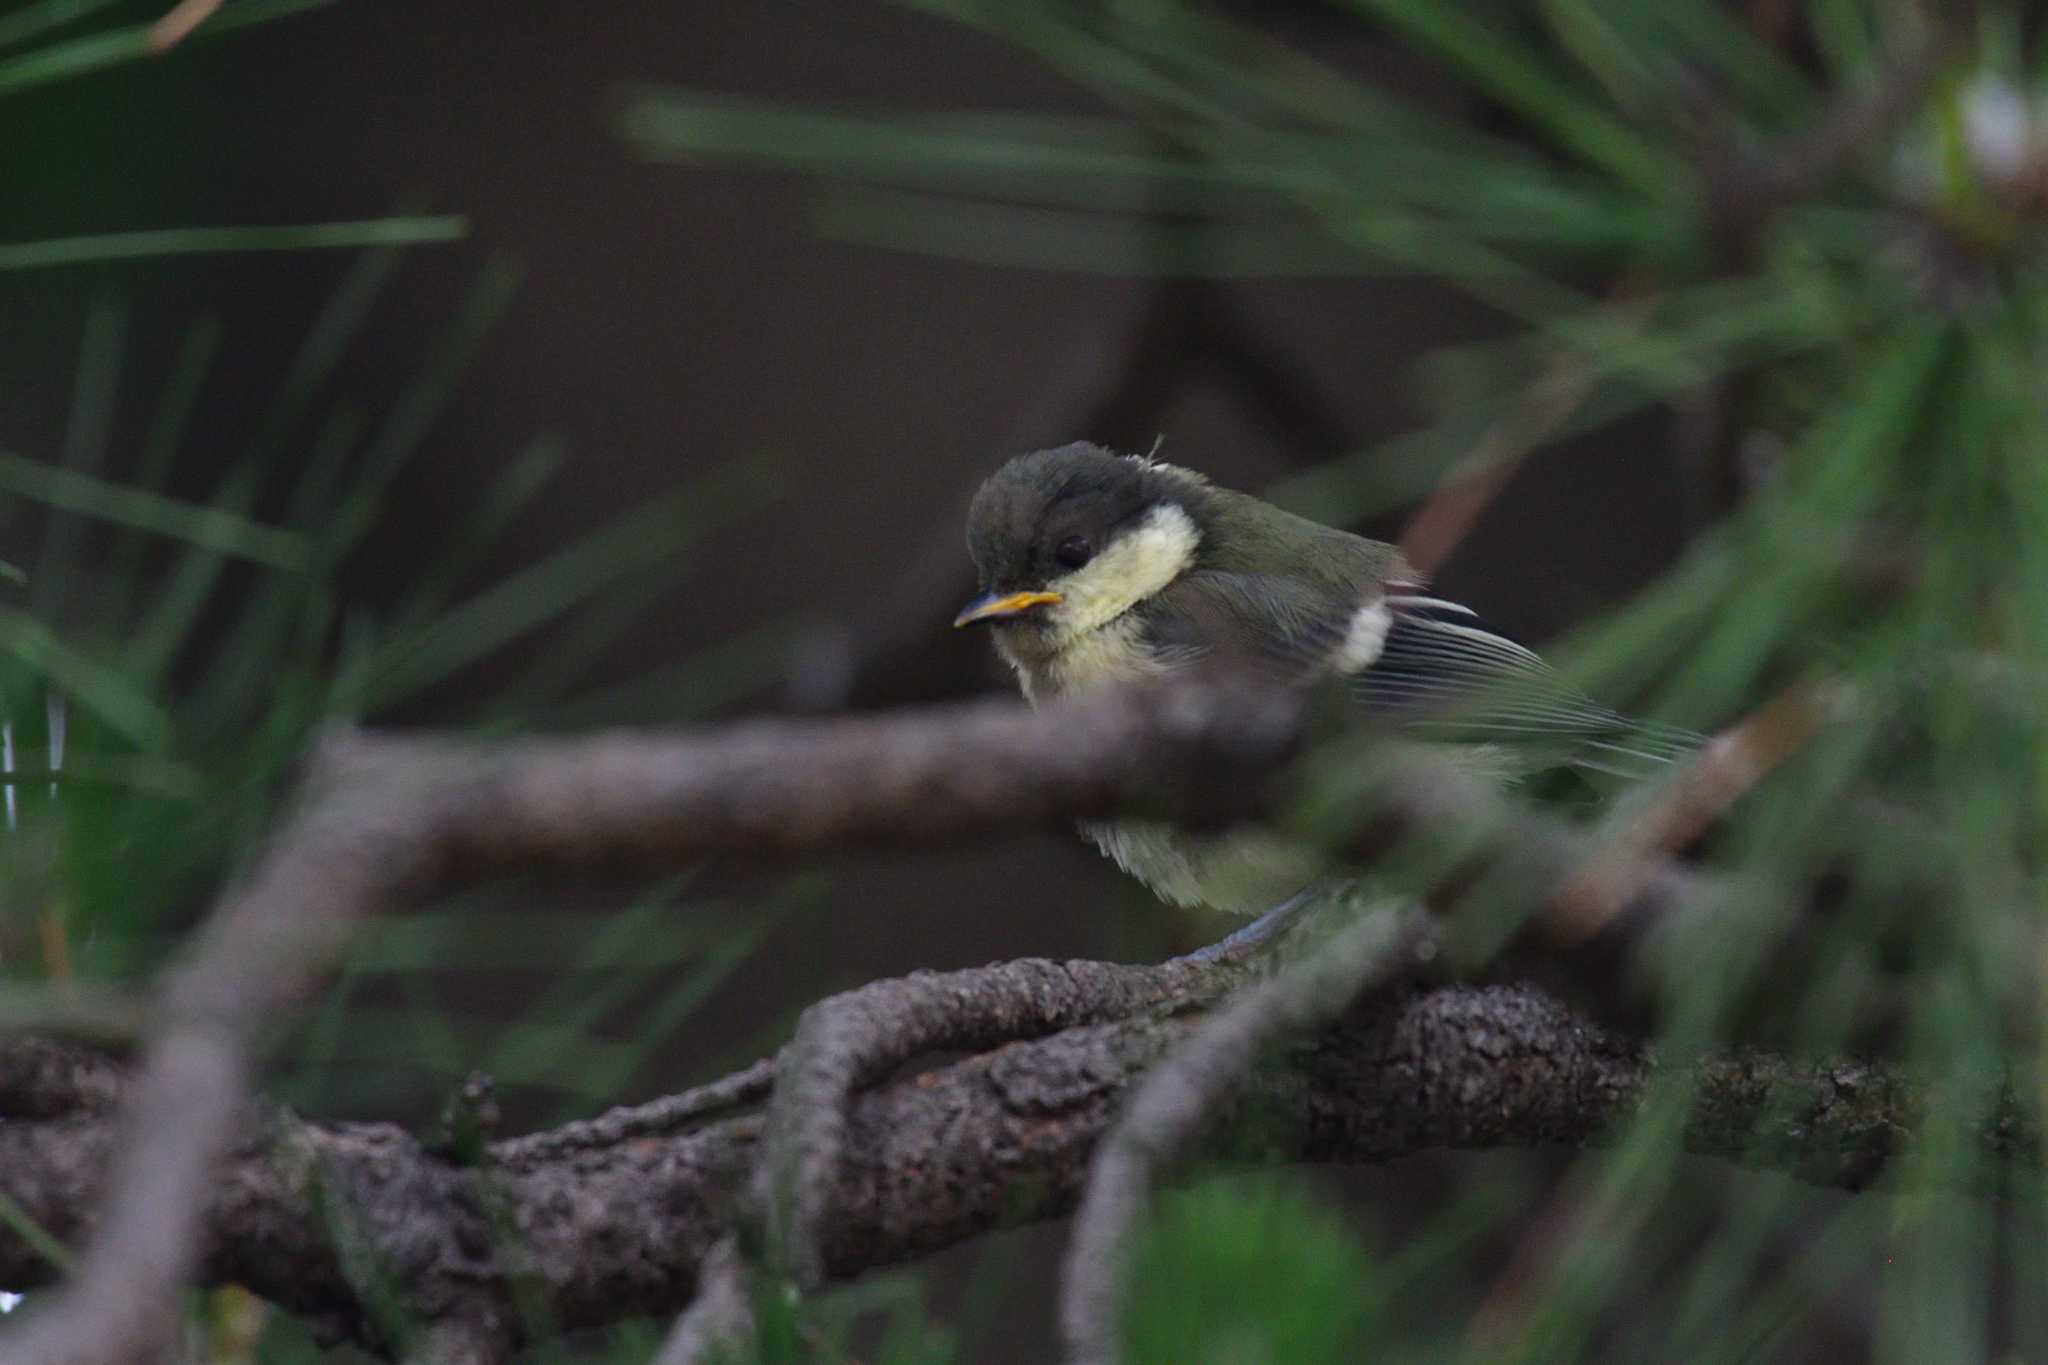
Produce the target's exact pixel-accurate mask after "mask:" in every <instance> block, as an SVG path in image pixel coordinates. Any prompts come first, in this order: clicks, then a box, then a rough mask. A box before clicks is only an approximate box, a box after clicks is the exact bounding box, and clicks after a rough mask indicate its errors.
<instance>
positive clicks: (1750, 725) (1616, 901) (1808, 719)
mask: <svg viewBox="0 0 2048 1365" xmlns="http://www.w3.org/2000/svg"><path fill="white" fill-rule="evenodd" d="M1838 709H1839V706H1838V705H1837V704H1834V703H1831V701H1830V693H1829V689H1828V687H1827V685H1826V684H1822V683H1813V682H1806V683H1798V684H1795V685H1793V686H1791V687H1788V688H1786V689H1785V690H1784V691H1782V692H1780V693H1779V694H1778V695H1777V696H1776V697H1774V698H1772V699H1771V701H1770V702H1768V703H1766V704H1765V705H1764V706H1761V707H1759V708H1758V709H1757V710H1755V711H1753V712H1751V713H1750V714H1749V715H1747V716H1745V717H1744V718H1743V719H1742V720H1740V721H1739V722H1737V723H1736V724H1734V725H1731V726H1729V727H1728V728H1727V729H1726V730H1723V731H1722V732H1721V733H1719V734H1717V735H1715V736H1714V737H1713V738H1712V739H1710V740H1708V741H1707V742H1706V743H1705V744H1703V745H1701V746H1700V748H1699V750H1698V751H1697V752H1696V753H1694V754H1693V755H1692V756H1691V757H1690V758H1689V759H1688V760H1687V761H1686V762H1685V764H1684V765H1683V766H1682V767H1680V768H1679V769H1678V770H1677V771H1676V772H1674V773H1673V774H1672V775H1671V777H1670V778H1669V779H1668V780H1667V781H1666V782H1665V783H1664V784H1663V785H1662V786H1661V787H1658V788H1656V789H1654V790H1653V791H1652V792H1650V793H1649V799H1648V800H1647V801H1646V802H1645V803H1643V804H1641V805H1639V806H1635V807H1630V808H1628V809H1627V811H1626V822H1625V824H1624V825H1623V827H1622V828H1621V829H1620V831H1619V832H1617V833H1616V834H1614V835H1613V836H1611V837H1610V838H1609V839H1608V840H1606V841H1605V842H1604V843H1603V844H1602V845H1600V846H1599V847H1597V848H1595V849H1594V850H1593V852H1592V855H1591V856H1590V857H1589V858H1588V859H1587V861H1586V864H1585V866H1584V868H1583V869H1582V870H1581V871H1580V872H1579V874H1578V875H1577V876H1576V877H1574V878H1573V880H1572V881H1571V883H1570V884H1568V885H1567V886H1566V887H1565V889H1564V890H1563V892H1562V893H1561V894H1560V895H1559V896H1558V897H1557V899H1556V901H1555V903H1554V907H1553V910H1552V913H1551V915H1550V916H1549V921H1548V922H1549V926H1550V941H1551V942H1552V944H1553V945H1555V946H1560V947H1569V946H1570V945H1571V944H1573V943H1575V942H1579V941H1583V940H1584V939H1586V938H1590V937H1591V936H1592V935H1594V934H1597V933H1599V932H1600V931H1601V930H1603V929H1605V928H1607V927H1608V925H1609V924H1611V923H1612V921H1613V920H1614V918H1615V916H1616V915H1618V914H1620V913H1621V912H1622V910H1623V909H1624V908H1625V907H1626V906H1627V905H1628V904H1629V903H1630V902H1631V901H1632V900H1634V899H1635V898H1636V897H1637V896H1638V895H1640V894H1641V892H1642V890H1643V888H1644V886H1645V884H1646V881H1645V879H1646V878H1647V877H1649V876H1650V875H1652V874H1653V869H1655V868H1656V867H1657V866H1659V865H1660V864H1661V863H1662V862H1663V855H1667V854H1673V853H1678V852H1680V851H1682V850H1684V849H1686V848H1688V847H1690V846H1691V845H1692V844H1694V843H1695V842H1697V841H1698V840H1699V838H1700V837H1701V836H1702V835H1704V834H1705V833H1706V832H1707V830H1708V829H1709V828H1710V827H1711V826H1712V825H1713V824H1714V822H1715V821H1717V820H1719V819H1720V818H1721V816H1722V815H1723V814H1725V813H1726V812H1727V810H1728V808H1729V807H1730V806H1733V805H1734V804H1735V802H1736V801H1737V800H1739V799H1740V798H1741V797H1742V796H1743V795H1744V794H1745V793H1747V792H1749V791H1750V790H1752V789H1753V788H1754V787H1755V786H1756V785H1757V784H1758V783H1760V782H1762V781H1763V780H1764V779H1765V778H1766V777H1768V776H1770V774H1771V773H1772V772H1773V771H1774V770H1776V769H1777V767H1778V766H1779V765H1780V764H1782V763H1784V762H1785V760H1787V759H1789V758H1791V757H1792V756H1793V755H1794V754H1796V753H1797V752H1799V751H1800V750H1801V749H1803V748H1805V747H1806V745H1807V743H1808V742H1809V741H1810V740H1811V739H1812V738H1813V736H1814V735H1815V734H1816V733H1818V732H1819V730H1820V728H1821V726H1822V725H1823V724H1825V723H1826V721H1827V718H1828V716H1829V714H1830V713H1831V712H1832V711H1834V710H1838Z"/></svg>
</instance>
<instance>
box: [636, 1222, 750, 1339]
mask: <svg viewBox="0 0 2048 1365" xmlns="http://www.w3.org/2000/svg"><path fill="white" fill-rule="evenodd" d="M753 1330H754V1305H753V1303H752V1302H751V1301H750V1299H749V1296H748V1291H747V1266H746V1262H745V1261H744V1260H743V1259H741V1257H740V1252H739V1246H738V1245H737V1243H736V1242H735V1241H734V1239H733V1238H731V1237H725V1238H723V1239H721V1240H720V1241H719V1243H718V1245H717V1246H715V1247H713V1248H711V1251H710V1253H709V1254H708V1255H706V1256H705V1257H704V1263H703V1265H702V1266H700V1267H699V1268H698V1271H697V1297H696V1298H695V1299H693V1300H692V1301H691V1303H690V1306H689V1308H687V1309H686V1310H684V1312H683V1314H682V1316H681V1317H679V1318H677V1319H676V1325H675V1327H674V1328H673V1329H671V1330H670V1332H669V1334H668V1340H666V1341H664V1342H663V1343H662V1346H661V1354H660V1355H658V1356H656V1357H655V1359H654V1365H705V1362H707V1361H709V1360H710V1359H711V1358H712V1352H714V1351H716V1350H718V1349H719V1348H721V1347H724V1348H728V1349H729V1348H732V1347H734V1346H738V1345H740V1344H742V1343H744V1342H745V1341H746V1339H747V1338H748V1337H749V1336H751V1335H752V1334H753Z"/></svg>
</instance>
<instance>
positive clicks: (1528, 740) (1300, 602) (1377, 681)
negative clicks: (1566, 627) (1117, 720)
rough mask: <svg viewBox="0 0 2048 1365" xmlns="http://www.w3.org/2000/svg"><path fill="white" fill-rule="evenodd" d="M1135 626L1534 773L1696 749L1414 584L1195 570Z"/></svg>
mask: <svg viewBox="0 0 2048 1365" xmlns="http://www.w3.org/2000/svg"><path fill="white" fill-rule="evenodd" d="M1145 634H1146V639H1147V641H1148V643H1150V645H1151V646H1152V648H1153V649H1154V650H1155V651H1157V652H1158V653H1159V654H1160V655H1161V656H1162V657H1166V658H1170V659H1174V660H1181V659H1193V658H1197V657H1219V656H1220V657H1227V658H1229V659H1231V660H1232V661H1234V662H1237V663H1239V664H1243V665H1249V666H1251V667H1253V668H1256V669H1258V670H1259V671H1262V672H1267V673H1269V674H1271V675H1272V676H1273V677H1275V678H1276V679H1278V680H1283V681H1288V682H1313V681H1315V680H1316V679H1318V678H1331V679H1335V680H1338V681H1341V683H1342V685H1343V687H1344V689H1345V693H1346V695H1347V696H1348V697H1349V699H1350V701H1351V702H1352V703H1353V704H1354V705H1356V706H1357V707H1358V708H1359V709H1360V712H1361V714H1362V718H1363V719H1365V720H1367V721H1370V722H1373V723H1385V724H1391V725H1394V726H1396V727H1398V728H1400V729H1403V730H1408V731H1412V732H1415V733H1417V734H1419V735H1424V736H1427V737H1430V738H1444V739H1455V740H1463V741H1469V742H1473V743H1483V744H1489V745H1498V746H1501V747H1503V748H1505V749H1508V750H1511V751H1513V752H1514V753H1516V754H1517V755H1519V756H1521V757H1522V758H1523V759H1525V760H1526V766H1527V767H1528V768H1531V769H1540V768H1544V767H1551V766H1572V767H1580V768H1590V769H1594V770H1598V771H1605V772H1612V773H1617V774H1620V775H1623V776H1628V777H1638V778H1639V777H1643V776H1645V775H1647V774H1648V773H1650V772H1652V771H1654V770H1655V769H1657V768H1659V767H1661V766H1662V765H1664V764H1666V763H1669V762H1670V761H1671V760H1673V759H1675V758H1678V757H1680V756H1682V755H1683V754H1685V753H1687V752H1689V751H1691V750H1692V749H1693V748H1695V747H1697V745H1698V744H1699V738H1698V736H1696V735H1694V734H1692V733H1691V732H1689V731H1684V730H1678V729H1675V728H1672V727H1667V726H1656V725H1648V724H1644V723H1641V722H1638V721H1633V720H1630V719H1629V718H1628V717H1626V716H1623V715H1621V714H1619V713H1618V712H1615V711H1610V710H1608V709H1607V708H1606V707H1604V706H1601V705H1599V704H1598V703H1597V702H1595V701H1593V700H1592V699H1591V698H1589V697H1587V696H1586V695H1585V694H1584V693H1582V692H1580V691H1579V690H1578V689H1576V688H1574V687H1572V686H1571V685H1570V684H1569V683H1567V682H1565V680H1564V679H1562V678H1560V677H1559V676H1558V675H1557V674H1556V672H1554V671H1553V670H1552V669H1551V668H1550V667H1549V665H1547V664H1545V663H1544V662H1543V660H1542V659H1540V658H1539V657H1537V655H1536V654H1535V653H1534V652H1533V651H1531V650H1529V649H1528V648H1526V647H1525V646H1523V645H1521V644H1519V643H1518V642H1516V641H1515V640H1513V639H1512V638H1510V637H1509V636H1507V635H1505V634H1503V633H1501V632H1500V631H1498V630H1496V629H1494V628H1493V627H1491V626H1489V625H1487V624H1486V623H1485V622H1484V621H1483V620H1481V619H1480V617H1479V615H1478V614H1477V613H1476V612H1474V611H1473V610H1472V609H1471V608H1469V607H1465V606H1462V605H1460V604H1458V603H1455V602H1450V601H1446V600H1445V599H1442V598H1438V597H1431V596H1427V595H1425V594H1423V593H1422V592H1421V591H1420V590H1418V589H1415V588H1413V587H1412V585H1406V584H1388V585H1379V584H1374V585H1371V586H1370V587H1368V588H1366V589H1364V590H1362V591H1360V590H1357V589H1354V588H1352V587H1350V586H1349V585H1346V586H1344V587H1342V588H1340V587H1338V586H1337V585H1332V584H1315V583H1309V582H1304V581H1303V580H1301V579H1299V578H1295V577H1292V576H1287V575H1270V574H1243V573H1224V572H1217V571H1209V570H1204V571H1199V572H1196V573H1191V574H1187V575H1184V576H1183V577H1182V578H1181V579H1179V580H1178V581H1176V582H1175V583H1174V584H1173V585H1172V586H1171V587H1169V588H1168V589H1167V590H1166V591H1165V592H1163V593H1161V594H1160V595H1159V596H1158V597H1157V598H1155V599H1154V600H1153V602H1152V603H1151V604H1149V610H1148V611H1147V613H1146V617H1145Z"/></svg>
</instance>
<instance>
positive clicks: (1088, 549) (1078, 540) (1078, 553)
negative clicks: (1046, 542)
mask: <svg viewBox="0 0 2048 1365" xmlns="http://www.w3.org/2000/svg"><path fill="white" fill-rule="evenodd" d="M1052 557H1053V558H1054V559H1056V560H1058V561H1059V562H1060V566H1061V567H1062V568H1067V569H1078V568H1080V567H1081V566H1082V565H1083V564H1086V563H1087V562H1088V561H1089V560H1091V559H1093V558H1095V547H1094V546H1093V545H1090V544H1089V543H1088V542H1087V540H1086V539H1085V538H1083V537H1081V536H1068V537H1067V538H1066V539H1065V540H1063V541H1061V542H1060V546H1059V548H1058V549H1057V550H1054V551H1053V552H1052Z"/></svg>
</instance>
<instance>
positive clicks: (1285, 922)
mask: <svg viewBox="0 0 2048 1365" xmlns="http://www.w3.org/2000/svg"><path fill="white" fill-rule="evenodd" d="M1329 890H1330V888H1329V887H1328V886H1327V885H1326V884H1325V883H1322V882H1310V883H1309V884H1308V885H1307V886H1304V887H1303V888H1301V890H1299V891H1297V892H1295V893H1294V894H1293V895H1291V896H1289V897H1288V898H1287V899H1286V900H1284V901H1281V902H1280V903H1279V904H1278V905H1276V906H1274V907H1273V908H1272V909H1271V910H1268V911H1267V912H1266V913H1265V914H1263V915H1260V916H1259V917H1258V918H1257V919H1255V920H1253V921H1252V922H1251V923H1250V924H1247V925H1245V926H1244V928H1242V929H1239V930H1237V931H1236V932H1234V933H1231V934H1228V935H1226V936H1225V937H1223V938H1219V939H1217V940H1216V941H1215V942H1214V943H1212V944H1210V945H1209V946H1208V947H1206V948H1197V949H1196V950H1195V951H1194V952H1192V953H1186V954H1183V955H1182V956H1180V957H1178V958H1175V959H1174V961H1176V962H1188V963H1198V964H1201V963H1211V962H1242V961H1244V960H1245V959H1246V958H1251V957H1256V956H1258V955H1259V954H1260V953H1262V952H1264V951H1266V950H1267V949H1268V948H1270V947H1271V946H1272V945H1274V944H1275V943H1278V942H1279V941H1280V940H1281V939H1282V938H1284V937H1285V936H1286V935H1287V934H1288V932H1289V931H1291V930H1292V929H1293V928H1294V927H1295V926H1296V925H1297V924H1299V923H1300V922H1301V919H1302V917H1303V916H1304V915H1305V914H1306V913H1307V912H1308V911H1309V910H1311V909H1313V908H1314V907H1315V906H1317V905H1320V904H1322V903H1323V902H1324V901H1325V900H1327V899H1328V892H1329Z"/></svg>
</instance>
